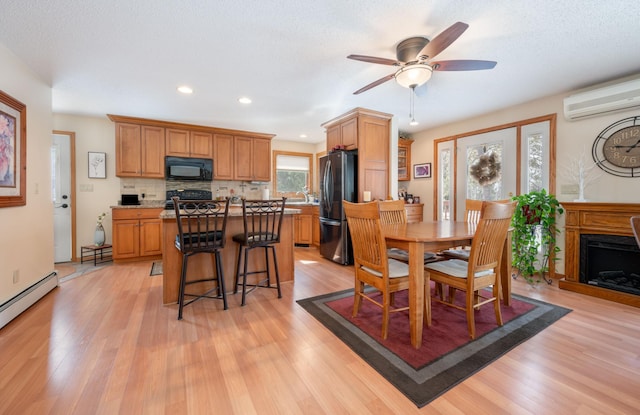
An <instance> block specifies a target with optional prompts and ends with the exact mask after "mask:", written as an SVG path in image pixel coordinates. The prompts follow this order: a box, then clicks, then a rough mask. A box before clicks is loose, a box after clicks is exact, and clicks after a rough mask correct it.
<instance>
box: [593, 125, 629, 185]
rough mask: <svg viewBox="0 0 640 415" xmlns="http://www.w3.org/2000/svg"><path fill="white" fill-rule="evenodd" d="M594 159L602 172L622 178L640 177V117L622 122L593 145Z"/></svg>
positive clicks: (599, 136) (607, 130) (608, 128)
mask: <svg viewBox="0 0 640 415" xmlns="http://www.w3.org/2000/svg"><path fill="white" fill-rule="evenodd" d="M592 153H593V159H594V161H595V162H596V164H597V165H598V167H600V168H601V169H602V170H604V171H606V172H607V173H610V174H614V175H616V176H622V177H640V117H631V118H625V119H624V120H620V121H618V122H616V123H614V124H612V125H610V126H609V127H607V128H606V129H605V130H604V131H602V132H601V133H600V134H599V135H598V137H597V138H596V140H595V142H594V143H593V149H592Z"/></svg>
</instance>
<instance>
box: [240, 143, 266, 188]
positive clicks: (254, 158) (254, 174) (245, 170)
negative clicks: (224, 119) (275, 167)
mask: <svg viewBox="0 0 640 415" xmlns="http://www.w3.org/2000/svg"><path fill="white" fill-rule="evenodd" d="M233 155H234V157H233V163H234V167H233V179H234V180H244V181H258V182H270V181H271V140H270V139H268V140H267V139H264V138H257V137H248V136H234V137H233Z"/></svg>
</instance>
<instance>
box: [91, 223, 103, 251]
mask: <svg viewBox="0 0 640 415" xmlns="http://www.w3.org/2000/svg"><path fill="white" fill-rule="evenodd" d="M93 243H94V244H95V245H96V246H102V245H104V228H103V227H102V224H101V223H99V224H97V225H96V231H95V233H94V235H93Z"/></svg>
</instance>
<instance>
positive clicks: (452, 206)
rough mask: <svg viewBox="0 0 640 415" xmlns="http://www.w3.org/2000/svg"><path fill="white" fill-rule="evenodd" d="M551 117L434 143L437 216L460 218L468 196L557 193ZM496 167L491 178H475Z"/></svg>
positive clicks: (490, 197) (499, 196)
mask: <svg viewBox="0 0 640 415" xmlns="http://www.w3.org/2000/svg"><path fill="white" fill-rule="evenodd" d="M555 118H556V115H555V114H550V115H546V116H542V117H537V118H533V119H528V120H522V121H517V122H514V123H510V124H505V125H500V126H495V127H492V128H489V129H483V130H479V131H472V132H468V133H463V134H459V135H455V136H452V137H446V138H441V139H437V140H435V141H434V145H435V148H434V150H435V154H437V155H438V164H437V170H436V172H435V173H436V175H437V176H436V177H437V178H438V180H437V182H436V185H435V188H434V195H435V197H436V203H437V209H435V210H434V215H435V216H436V218H437V219H441V220H442V219H445V220H446V219H452V220H456V218H461V217H463V216H464V200H465V199H469V198H471V199H481V200H498V199H509V198H510V197H511V196H513V195H517V194H522V193H528V192H530V191H532V190H540V189H546V190H547V191H548V192H549V193H552V194H553V193H555V169H556V166H555ZM490 156H491V157H493V160H492V159H490V158H489V157H490ZM482 157H485V158H484V159H482ZM480 161H482V163H479V162H480ZM497 163H499V166H500V167H499V174H497V175H496V176H495V180H494V179H492V178H491V177H490V176H487V175H482V176H478V173H484V172H485V170H486V169H485V168H486V167H487V166H491V165H497ZM471 169H473V171H472V170H471ZM493 171H494V172H495V171H496V170H493ZM487 172H489V173H491V172H490V171H488V170H487ZM471 173H474V174H471ZM472 176H473V177H472ZM479 177H480V179H482V180H480V179H479ZM481 181H482V182H481Z"/></svg>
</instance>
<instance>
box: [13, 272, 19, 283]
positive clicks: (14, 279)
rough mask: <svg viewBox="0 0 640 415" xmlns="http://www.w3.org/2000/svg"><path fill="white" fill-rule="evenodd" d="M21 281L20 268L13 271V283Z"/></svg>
mask: <svg viewBox="0 0 640 415" xmlns="http://www.w3.org/2000/svg"><path fill="white" fill-rule="evenodd" d="M19 281H20V270H19V269H16V270H14V271H13V283H14V284H17V283H18V282H19Z"/></svg>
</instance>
